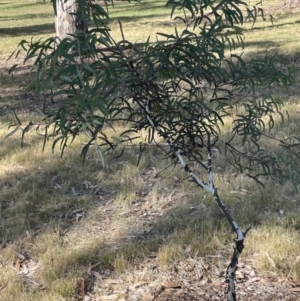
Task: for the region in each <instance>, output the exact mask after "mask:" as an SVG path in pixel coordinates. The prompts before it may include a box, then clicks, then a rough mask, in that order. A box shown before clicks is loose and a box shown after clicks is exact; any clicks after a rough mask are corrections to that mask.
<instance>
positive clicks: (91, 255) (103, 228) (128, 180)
mask: <svg viewBox="0 0 300 301" xmlns="http://www.w3.org/2000/svg"><path fill="white" fill-rule="evenodd" d="M295 16H297V15H296V14H295V15H293V18H295V20H296V17H295ZM298 16H299V15H298ZM287 19H288V17H283V18H282V19H280V18H279V21H278V23H280V22H282V21H281V20H287ZM289 23H292V22H291V21H289ZM282 24H284V22H282ZM291 26H292V25H291V24H287V25H285V26H284V25H282V28H285V29H286V28H287V31H290V30H291V28H290V27H291ZM293 26H295V24H294V25H293ZM279 29H280V27H278V29H276V27H270V28H266V29H265V30H264V31H263V32H264V34H265V36H264V35H262V34H261V33H262V32H261V31H260V34H261V36H260V38H261V39H262V41H263V40H264V39H266V36H268V35H269V34H270V31H272V32H274V34H275V35H277V36H282V35H279V34H278V32H277V30H279ZM249 31H250V33H249V36H250V37H251V33H252V32H254V29H252V30H249ZM252 38H253V41H255V42H256V41H257V40H256V39H257V36H256V35H255V33H253V36H252ZM246 42H247V39H246ZM276 43H278V44H279V45H278V47H279V48H280V47H283V46H284V45H281V43H282V42H281V41H278V42H276ZM293 45H294V46H295V44H293V42H292V43H291V44H289V46H288V48H287V49H288V51H289V52H291V53H293V51H294V47H293ZM276 47H277V44H276ZM276 47H275V46H274V48H276ZM280 49H281V50H282V49H283V48H280ZM263 51H265V50H264V48H263V47H262V46H258V44H257V43H256V44H255V43H254V42H253V52H254V53H256V52H257V54H260V53H261V52H263ZM251 55H253V53H252V54H251ZM293 58H294V60H295V65H296V68H298V69H299V62H297V61H296V60H297V55H296V54H293ZM4 71H6V70H5V69H2V71H1V73H2V75H1V76H2V79H1V92H2V93H1V95H2V98H1V112H2V116H1V124H2V125H4V126H5V125H6V124H7V123H8V122H9V121H10V120H12V119H11V117H10V116H9V115H8V114H7V112H8V109H10V108H12V107H15V108H17V109H18V111H19V112H20V113H22V114H23V116H22V117H21V118H22V119H23V120H28V118H37V119H38V118H39V116H38V115H37V114H36V113H34V110H33V109H34V107H35V106H36V105H38V104H37V103H36V102H35V96H34V94H30V93H29V92H26V91H24V93H22V92H21V91H20V89H22V86H23V82H24V81H27V78H23V76H24V75H23V76H21V77H20V78H19V77H18V73H16V74H15V80H14V81H13V80H11V79H10V78H8V76H7V74H6V73H5V72H4ZM278 93H281V94H282V96H283V97H286V99H287V100H288V101H287V102H286V110H287V111H288V112H289V115H290V118H291V122H290V123H289V124H288V125H286V126H285V127H283V128H279V129H278V130H280V131H282V132H284V131H298V130H299V128H300V123H299V117H298V116H299V114H300V109H299V99H298V98H297V97H296V96H294V95H297V93H298V90H297V88H295V90H293V89H292V92H290V93H291V95H286V94H285V93H286V92H285V91H281V90H280V89H278ZM22 102H23V103H22ZM24 103H25V105H24ZM29 105H30V106H31V107H29ZM28 108H29V109H28ZM4 112H6V113H4ZM5 114H7V115H5ZM120 126H122V125H120ZM230 127H231V123H230V120H228V124H227V123H226V125H225V132H224V135H226V130H230ZM7 133H8V131H7V127H6V126H5V127H2V128H1V132H0V135H1V139H3V138H4V137H5V136H6V135H7ZM2 141H4V143H2V144H1V146H0V153H1V160H0V166H1V168H0V185H1V186H0V189H1V195H0V202H1V207H0V214H1V223H0V232H1V237H0V239H1V244H2V249H1V250H0V252H1V262H0V263H1V265H2V266H1V273H0V287H2V286H3V285H5V284H7V286H5V287H4V288H3V290H2V291H1V298H2V297H3V298H4V300H57V298H59V297H60V298H68V297H70V296H71V295H72V294H73V293H74V290H75V284H76V282H77V280H78V278H80V277H82V276H86V275H87V271H88V269H89V267H90V266H92V267H93V269H94V270H95V271H97V272H98V273H100V274H101V275H103V274H105V273H108V274H109V273H115V274H116V275H117V274H119V273H127V272H128V271H132V270H134V271H135V270H138V268H139V267H140V266H143V265H145V264H146V262H147V261H149V260H153V261H156V264H157V265H158V266H159V267H160V268H162V269H163V268H164V269H167V268H168V266H170V265H171V264H172V263H173V262H176V261H178V260H180V259H181V258H185V257H187V256H191V257H193V258H197V257H199V258H203V257H204V258H208V259H207V260H208V261H211V262H213V263H214V264H218V260H217V259H215V258H216V257H213V256H216V255H217V254H223V255H224V257H225V258H226V257H228V259H229V256H230V254H228V253H227V251H226V250H228V245H231V244H232V239H233V236H232V234H231V233H229V232H228V227H227V221H226V220H225V219H224V217H223V216H222V214H221V213H220V211H219V208H218V207H217V206H216V204H215V203H214V201H213V200H212V198H211V197H210V196H209V195H206V194H205V193H204V192H203V191H201V190H200V189H195V187H194V184H193V183H190V182H189V181H188V180H186V175H185V174H184V173H183V171H181V169H180V168H179V167H176V168H173V166H172V165H170V164H171V162H169V161H164V160H163V158H164V153H163V152H162V151H161V150H159V149H157V148H155V147H149V148H148V149H147V151H146V152H145V153H144V154H143V157H142V159H141V161H140V164H139V165H138V166H137V161H138V156H139V152H138V149H135V148H133V147H132V148H130V147H129V148H128V149H127V150H126V151H125V153H124V155H123V156H122V157H120V158H114V156H111V155H110V154H107V157H106V158H105V164H104V165H103V164H102V162H101V159H100V158H99V157H98V156H97V153H96V152H93V150H92V151H91V153H90V154H89V156H88V157H87V160H86V162H85V163H84V164H83V163H82V162H81V160H80V159H79V153H80V149H81V147H82V143H84V138H82V139H81V140H80V139H79V140H77V141H76V142H75V143H74V144H72V145H71V146H70V147H69V148H68V150H67V153H66V154H65V156H64V157H63V158H60V154H58V153H55V154H52V152H51V149H50V144H49V146H48V147H47V148H46V150H45V152H44V153H42V152H41V149H42V143H43V141H42V138H41V137H39V136H37V135H36V134H35V133H34V132H32V133H29V135H28V136H26V140H25V144H24V147H23V148H22V149H21V148H20V137H18V136H12V137H9V138H7V139H5V140H2ZM215 156H216V158H215V166H214V168H215V170H216V175H215V177H216V179H215V181H216V183H218V189H219V191H220V194H221V195H222V197H223V199H224V200H226V203H227V204H228V206H229V209H230V210H231V211H232V212H234V213H235V215H236V216H237V221H238V223H239V224H240V225H243V226H244V227H246V226H248V225H249V224H251V225H252V230H251V231H250V232H249V235H248V236H247V240H246V248H245V253H244V255H243V260H245V261H249V262H252V265H253V266H255V268H256V269H259V270H260V271H261V272H265V273H268V274H272V275H276V276H278V277H282V278H286V279H288V280H293V281H300V260H299V255H300V247H299V246H300V234H299V231H300V212H299V211H300V210H299V205H300V197H299V195H295V193H294V191H293V188H292V187H289V186H288V185H286V186H285V187H283V189H282V188H281V187H279V186H277V185H275V184H274V183H272V182H271V181H268V182H266V183H265V188H264V189H262V190H261V191H259V189H258V187H257V186H256V185H255V184H254V183H253V182H252V181H251V180H249V179H247V178H245V177H244V176H243V175H238V174H237V173H236V171H234V170H231V168H230V166H226V165H224V162H223V159H222V155H221V154H220V153H219V152H217V153H216V154H215ZM169 165H170V166H169ZM168 166H169V167H168ZM167 167H168V168H167ZM209 256H212V257H209ZM25 269H27V270H28V273H26V271H25ZM147 273H150V272H149V271H147ZM158 277H159V276H158ZM94 290H97V286H96V287H95V288H94ZM120 297H122V294H120Z"/></svg>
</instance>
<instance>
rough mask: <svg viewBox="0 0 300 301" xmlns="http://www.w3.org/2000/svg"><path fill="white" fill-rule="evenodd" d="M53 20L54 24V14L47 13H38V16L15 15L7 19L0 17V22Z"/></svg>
mask: <svg viewBox="0 0 300 301" xmlns="http://www.w3.org/2000/svg"><path fill="white" fill-rule="evenodd" d="M51 17H52V18H53V22H54V13H53V14H49V13H45V14H44V13H39V14H23V15H15V16H11V15H10V16H8V17H0V21H2V22H4V21H19V20H26V19H30V20H32V19H35V18H39V19H40V18H51Z"/></svg>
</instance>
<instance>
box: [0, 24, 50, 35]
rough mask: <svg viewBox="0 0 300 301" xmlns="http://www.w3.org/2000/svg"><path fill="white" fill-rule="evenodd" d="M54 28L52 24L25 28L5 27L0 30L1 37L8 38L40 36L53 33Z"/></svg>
mask: <svg viewBox="0 0 300 301" xmlns="http://www.w3.org/2000/svg"><path fill="white" fill-rule="evenodd" d="M54 32H55V27H54V23H48V24H42V25H32V26H25V27H12V28H11V27H7V28H0V34H1V35H6V36H7V35H9V36H24V35H33V36H34V35H41V34H49V33H54Z"/></svg>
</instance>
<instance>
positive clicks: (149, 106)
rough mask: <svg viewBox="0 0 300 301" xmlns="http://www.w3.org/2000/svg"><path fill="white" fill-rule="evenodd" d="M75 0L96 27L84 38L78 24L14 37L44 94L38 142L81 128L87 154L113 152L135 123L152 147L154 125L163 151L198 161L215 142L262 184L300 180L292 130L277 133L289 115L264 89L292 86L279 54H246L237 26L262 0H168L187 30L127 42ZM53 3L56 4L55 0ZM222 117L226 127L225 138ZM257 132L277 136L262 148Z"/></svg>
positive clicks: (95, 8)
mask: <svg viewBox="0 0 300 301" xmlns="http://www.w3.org/2000/svg"><path fill="white" fill-rule="evenodd" d="M78 3H79V4H80V7H81V10H80V11H81V13H82V14H81V18H83V19H84V20H87V21H89V22H93V24H94V25H95V27H93V28H92V29H91V30H89V32H88V34H87V35H86V36H84V37H82V35H80V34H77V33H76V32H75V33H72V35H70V37H69V38H66V39H64V40H62V41H59V40H58V39H57V38H55V37H54V38H50V39H47V40H45V41H38V42H32V41H30V42H27V41H21V43H20V45H19V46H20V48H21V49H23V50H25V52H26V58H25V61H26V60H28V59H32V58H34V63H33V68H34V70H35V72H36V77H35V81H34V82H33V83H32V84H33V85H34V86H35V88H36V90H37V92H38V93H39V95H40V97H41V99H44V106H43V110H42V113H43V114H44V115H43V116H44V125H43V126H44V136H45V142H46V141H47V139H48V138H49V137H53V148H54V147H55V146H56V145H57V143H60V146H61V151H62V153H63V151H64V149H65V147H66V145H67V144H68V143H70V142H72V141H73V140H74V139H75V138H76V137H77V136H78V135H79V134H81V133H85V134H87V136H88V137H89V138H88V139H89V140H88V143H87V144H86V146H85V147H84V148H83V150H82V156H83V157H85V155H86V153H87V151H88V149H89V147H90V146H91V145H97V146H105V147H107V148H108V149H111V150H114V149H115V148H116V147H117V146H118V145H120V144H121V145H124V144H131V143H134V141H135V139H140V134H141V132H142V131H144V132H145V131H146V132H147V137H146V141H145V143H146V144H151V143H157V144H158V145H159V144H160V143H161V141H160V140H159V139H157V138H155V135H154V131H155V127H159V129H160V135H161V136H163V138H165V139H169V140H170V141H171V144H172V146H173V149H171V151H170V153H168V154H167V155H168V156H172V152H173V151H174V150H180V152H181V153H182V155H183V156H185V157H186V158H188V159H189V160H192V161H196V162H198V163H200V165H201V164H202V165H203V164H204V163H202V161H203V160H202V154H203V150H204V149H207V148H208V147H211V146H213V147H215V149H216V150H219V151H222V153H223V155H224V157H225V158H226V160H228V161H229V162H230V163H231V164H232V165H233V166H234V167H235V168H238V169H239V170H240V171H241V172H244V173H246V174H247V175H249V176H250V177H252V178H254V179H255V180H256V181H257V182H259V183H262V181H261V176H267V177H269V176H271V177H275V178H276V179H278V180H279V181H280V182H282V183H283V182H284V181H286V180H292V181H293V182H295V183H296V182H297V181H298V180H299V169H298V170H295V169H294V168H293V162H294V160H298V162H299V158H298V156H299V155H298V154H299V153H300V152H299V137H288V138H287V137H283V138H278V137H277V135H276V133H275V134H274V129H275V127H276V124H277V123H278V120H280V122H285V121H286V120H285V118H284V115H283V113H282V111H281V110H282V105H283V103H282V101H281V100H279V99H277V98H274V97H272V95H271V93H270V91H271V90H272V89H271V87H272V86H273V85H278V84H280V85H284V86H286V87H287V86H288V85H291V84H292V83H293V72H292V70H290V69H288V70H287V71H286V72H284V71H282V70H283V68H281V66H282V64H283V63H284V62H283V61H282V58H281V57H280V56H277V55H273V56H270V57H268V56H266V57H264V58H261V59H253V60H249V61H246V60H245V59H244V58H243V47H244V45H243V31H242V25H243V23H244V22H245V21H246V20H249V19H250V20H251V22H253V23H255V21H256V19H257V18H258V16H259V14H262V10H261V8H260V7H258V6H255V7H254V8H249V7H248V5H247V4H246V3H245V2H243V1H240V0H218V1H211V0H179V1H178V0H169V1H168V2H167V3H166V5H167V6H170V7H171V16H172V17H173V18H174V19H178V20H180V21H181V22H182V25H183V27H184V29H183V30H179V29H178V28H176V26H175V25H174V33H173V34H165V33H157V39H156V42H150V38H149V39H148V40H147V41H145V42H144V43H133V42H130V41H127V40H126V39H125V35H126V32H125V35H124V33H123V29H122V24H121V23H120V30H121V33H122V36H123V38H122V40H120V41H116V40H115V39H114V38H113V36H112V34H111V33H110V29H109V27H107V25H105V23H104V22H103V20H104V19H105V18H109V15H108V13H107V12H106V11H105V9H103V8H102V7H101V6H99V4H97V3H96V2H95V1H92V0H89V1H84V0H78ZM53 5H54V10H55V11H56V9H57V8H56V1H53ZM262 17H263V16H262ZM170 22H172V21H170ZM174 24H175V23H174ZM18 54H19V53H17V55H18ZM262 90H263V91H264V92H263V93H262V92H261V91H262ZM45 95H50V96H51V97H50V99H51V100H52V101H50V102H49V101H46V100H45V99H48V98H46V97H45ZM258 95H259V96H258ZM58 97H59V98H60V99H61V101H60V102H59V104H57V103H56V104H55V105H53V101H56V100H57V99H58ZM235 110H237V113H233V112H234V111H235ZM278 116H279V118H278ZM149 117H151V120H152V121H153V122H154V123H155V124H154V126H155V127H154V126H153V124H151V123H150V122H149ZM228 119H229V120H232V123H233V128H232V132H231V133H230V135H229V137H228V139H224V138H222V137H223V136H222V133H221V132H222V127H223V125H224V123H225V121H226V120H228ZM120 122H121V123H122V124H124V125H126V126H124V131H123V132H122V133H121V134H120V136H118V137H117V138H116V137H112V136H111V135H108V134H107V130H108V129H110V130H111V128H113V127H114V125H115V124H116V123H120ZM208 137H209V139H208ZM262 137H263V138H264V139H265V138H267V139H271V140H273V141H275V142H276V147H275V149H264V148H262V147H261V139H262ZM138 141H139V140H138ZM208 141H209V142H208ZM211 141H213V145H211ZM208 143H209V145H208ZM286 162H288V164H287V165H286ZM204 167H205V166H204Z"/></svg>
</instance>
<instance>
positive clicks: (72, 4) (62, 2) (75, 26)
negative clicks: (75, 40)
mask: <svg viewBox="0 0 300 301" xmlns="http://www.w3.org/2000/svg"><path fill="white" fill-rule="evenodd" d="M56 10H57V14H56V16H55V30H56V36H57V37H59V38H60V39H61V40H62V39H64V38H66V37H71V36H70V34H73V35H74V34H75V33H76V32H78V31H80V33H82V34H83V35H85V34H86V33H87V30H88V29H87V23H86V22H85V21H84V20H82V18H81V16H80V7H79V4H78V3H77V1H76V0H56Z"/></svg>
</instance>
